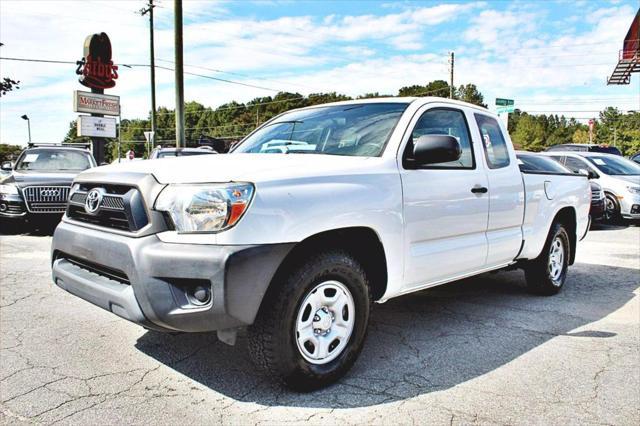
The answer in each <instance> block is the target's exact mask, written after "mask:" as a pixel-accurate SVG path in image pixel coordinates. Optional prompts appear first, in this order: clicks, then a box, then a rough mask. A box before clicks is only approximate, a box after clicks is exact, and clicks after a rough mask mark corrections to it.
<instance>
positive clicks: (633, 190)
mask: <svg viewBox="0 0 640 426" xmlns="http://www.w3.org/2000/svg"><path fill="white" fill-rule="evenodd" d="M627 190H628V191H629V192H630V193H632V194H640V186H627Z"/></svg>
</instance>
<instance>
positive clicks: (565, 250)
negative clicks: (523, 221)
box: [525, 222, 571, 295]
mask: <svg viewBox="0 0 640 426" xmlns="http://www.w3.org/2000/svg"><path fill="white" fill-rule="evenodd" d="M570 241H571V240H570V239H569V234H568V233H567V230H566V229H565V227H564V225H562V224H561V223H558V222H556V223H554V224H553V225H551V230H550V231H549V236H548V237H547V242H546V243H545V245H544V248H543V249H542V253H540V256H538V257H537V258H536V259H534V260H532V261H530V262H529V263H528V264H527V265H526V267H525V277H526V280H527V287H528V288H529V289H530V290H531V291H532V292H534V293H537V294H543V295H553V294H557V293H558V292H559V291H560V290H561V289H562V286H563V285H564V282H565V280H566V278H567V269H568V267H569V256H570V254H571V243H570Z"/></svg>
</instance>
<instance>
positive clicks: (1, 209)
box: [0, 203, 7, 212]
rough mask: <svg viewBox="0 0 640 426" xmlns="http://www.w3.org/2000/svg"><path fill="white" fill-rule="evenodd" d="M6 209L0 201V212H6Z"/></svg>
mask: <svg viewBox="0 0 640 426" xmlns="http://www.w3.org/2000/svg"><path fill="white" fill-rule="evenodd" d="M6 211H7V205H6V204H5V203H0V212H6Z"/></svg>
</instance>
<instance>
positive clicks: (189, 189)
mask: <svg viewBox="0 0 640 426" xmlns="http://www.w3.org/2000/svg"><path fill="white" fill-rule="evenodd" d="M253 191H254V189H253V185H252V184H250V183H229V184H197V185H195V184H194V185H191V184H188V185H187V184H185V185H182V184H176V185H169V186H167V187H166V188H164V189H163V190H162V192H161V193H160V195H159V196H158V199H157V200H156V204H155V209H156V210H159V211H163V212H167V213H168V214H169V216H170V217H171V220H172V221H173V224H174V225H175V228H176V231H178V232H219V231H223V230H225V229H228V228H230V227H232V226H233V225H235V224H236V223H238V221H239V220H240V218H241V217H242V215H243V214H244V212H245V211H246V210H247V207H248V206H249V203H250V202H251V197H252V196H253Z"/></svg>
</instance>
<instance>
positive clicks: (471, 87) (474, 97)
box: [456, 84, 487, 108]
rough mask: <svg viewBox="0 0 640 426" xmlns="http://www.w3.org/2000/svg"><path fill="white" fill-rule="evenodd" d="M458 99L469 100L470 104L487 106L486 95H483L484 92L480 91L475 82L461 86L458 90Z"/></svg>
mask: <svg viewBox="0 0 640 426" xmlns="http://www.w3.org/2000/svg"><path fill="white" fill-rule="evenodd" d="M456 99H459V100H461V101H464V102H469V103H470V104H474V105H479V106H481V107H483V108H486V107H487V105H486V104H485V103H484V96H482V93H480V92H479V91H478V88H477V87H476V85H475V84H466V85H462V86H460V87H459V88H458V90H457V92H456Z"/></svg>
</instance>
